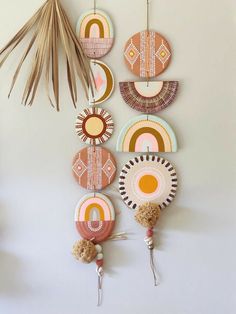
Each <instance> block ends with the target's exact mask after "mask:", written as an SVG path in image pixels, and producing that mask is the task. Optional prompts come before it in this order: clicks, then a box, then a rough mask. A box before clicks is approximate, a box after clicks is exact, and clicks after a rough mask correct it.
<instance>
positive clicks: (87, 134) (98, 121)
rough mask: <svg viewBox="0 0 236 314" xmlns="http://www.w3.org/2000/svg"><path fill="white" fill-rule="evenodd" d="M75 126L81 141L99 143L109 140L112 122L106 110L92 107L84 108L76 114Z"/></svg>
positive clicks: (112, 126)
mask: <svg viewBox="0 0 236 314" xmlns="http://www.w3.org/2000/svg"><path fill="white" fill-rule="evenodd" d="M75 128H76V132H77V134H78V135H79V137H80V138H81V140H82V141H83V142H85V143H86V144H90V145H99V144H103V143H104V142H106V141H107V140H109V138H110V137H111V135H112V133H113V129H114V123H113V120H112V117H111V115H110V114H109V113H108V112H107V111H106V110H104V109H101V108H95V107H93V108H87V109H85V110H84V111H83V112H81V113H80V114H79V115H78V117H77V120H76V125H75Z"/></svg>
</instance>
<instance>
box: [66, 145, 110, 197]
mask: <svg viewBox="0 0 236 314" xmlns="http://www.w3.org/2000/svg"><path fill="white" fill-rule="evenodd" d="M72 171H73V174H74V177H75V179H76V180H77V182H78V183H79V184H80V186H82V187H83V188H85V189H87V190H92V191H94V190H96V191H99V190H102V189H104V188H105V187H106V186H108V185H109V184H111V183H112V182H113V180H114V179H115V175H116V161H115V158H114V157H113V155H112V154H111V153H110V152H109V151H108V150H107V149H105V148H102V147H98V146H93V147H86V148H83V149H82V150H81V151H80V152H78V153H77V154H76V156H75V157H74V160H73V164H72Z"/></svg>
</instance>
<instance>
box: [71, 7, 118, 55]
mask: <svg viewBox="0 0 236 314" xmlns="http://www.w3.org/2000/svg"><path fill="white" fill-rule="evenodd" d="M76 33H77V36H78V37H79V40H80V43H81V45H82V47H83V50H84V52H85V54H86V55H87V56H88V57H89V58H93V59H97V58H101V57H103V56H105V55H106V54H108V52H109V51H110V50H111V48H112V46H113V43H114V30H113V25H112V22H111V19H110V18H109V16H108V15H107V14H106V13H105V12H103V11H101V10H96V13H95V12H94V10H90V11H88V12H85V13H84V14H82V15H81V16H80V18H79V20H78V23H77V27H76Z"/></svg>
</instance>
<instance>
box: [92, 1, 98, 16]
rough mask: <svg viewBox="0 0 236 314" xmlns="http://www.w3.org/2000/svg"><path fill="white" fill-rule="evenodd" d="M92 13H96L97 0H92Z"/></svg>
mask: <svg viewBox="0 0 236 314" xmlns="http://www.w3.org/2000/svg"><path fill="white" fill-rule="evenodd" d="M93 13H94V14H96V13H97V1H96V0H93Z"/></svg>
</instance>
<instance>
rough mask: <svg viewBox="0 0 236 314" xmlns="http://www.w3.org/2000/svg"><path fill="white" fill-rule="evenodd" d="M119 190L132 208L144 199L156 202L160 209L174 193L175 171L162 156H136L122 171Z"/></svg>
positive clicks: (170, 200)
mask: <svg viewBox="0 0 236 314" xmlns="http://www.w3.org/2000/svg"><path fill="white" fill-rule="evenodd" d="M119 190H120V194H121V196H122V198H123V200H124V202H125V203H126V204H127V205H128V206H129V207H130V208H132V209H138V207H139V206H140V205H142V204H143V203H146V202H151V203H156V204H158V205H159V207H160V209H163V208H165V207H166V206H168V205H169V204H170V203H171V202H172V201H173V199H174V197H175V194H176V190H177V175H176V171H175V169H174V167H173V166H172V165H171V163H170V162H169V161H168V160H165V159H164V158H160V157H158V156H152V155H143V156H139V157H135V158H134V159H132V160H130V161H129V162H128V163H127V164H126V165H125V166H124V167H123V169H122V171H121V174H120V179H119Z"/></svg>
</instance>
